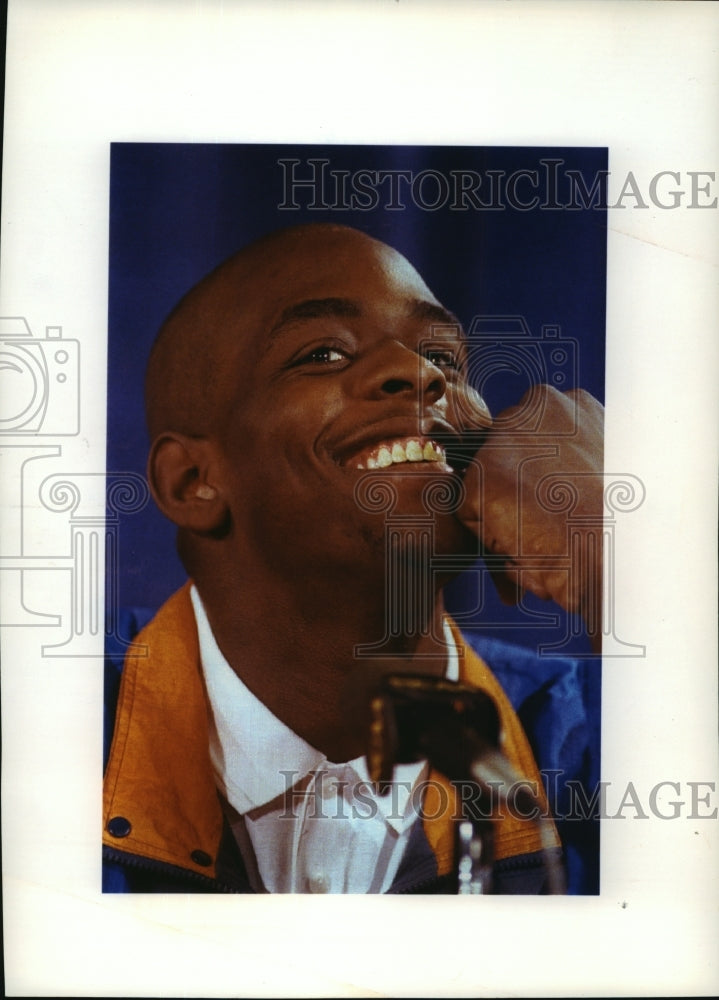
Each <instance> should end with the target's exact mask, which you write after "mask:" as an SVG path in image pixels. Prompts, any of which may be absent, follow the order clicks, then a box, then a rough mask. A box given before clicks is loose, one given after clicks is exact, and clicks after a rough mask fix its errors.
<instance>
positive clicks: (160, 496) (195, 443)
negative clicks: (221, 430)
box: [147, 432, 229, 535]
mask: <svg viewBox="0 0 719 1000" xmlns="http://www.w3.org/2000/svg"><path fill="white" fill-rule="evenodd" d="M212 464H213V463H212V462H211V445H210V443H209V442H208V441H207V440H205V439H201V438H191V437H187V436H186V435H184V434H177V433H174V432H173V433H170V432H168V433H165V434H161V435H160V436H159V437H158V438H156V439H155V442H154V443H153V445H152V448H151V450H150V457H149V459H148V463H147V478H148V481H149V483H150V489H151V490H152V495H153V497H154V498H155V502H156V504H157V506H158V507H159V508H160V510H161V511H162V513H163V514H164V515H165V516H166V517H169V519H170V520H171V521H174V523H175V524H176V525H177V526H178V527H180V528H186V529H188V530H189V531H194V532H196V533H198V534H202V535H206V534H212V533H214V532H217V531H218V530H220V528H222V527H223V525H225V524H226V522H227V517H228V514H229V510H228V507H227V503H226V502H225V500H224V498H223V496H222V491H221V489H220V488H219V487H218V485H217V484H216V483H214V482H213V476H212V475H211V473H210V468H211V466H212Z"/></svg>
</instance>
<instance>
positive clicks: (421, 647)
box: [196, 576, 447, 762]
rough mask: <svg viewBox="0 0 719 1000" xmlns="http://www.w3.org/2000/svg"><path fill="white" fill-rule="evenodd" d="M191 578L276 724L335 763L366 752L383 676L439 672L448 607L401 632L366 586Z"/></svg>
mask: <svg viewBox="0 0 719 1000" xmlns="http://www.w3.org/2000/svg"><path fill="white" fill-rule="evenodd" d="M222 583H223V581H221V580H220V579H217V578H215V579H213V578H212V576H210V577H209V579H207V578H205V577H204V576H203V578H202V579H201V580H197V579H196V584H197V587H198V591H199V593H200V596H201V598H202V600H203V604H204V606H205V610H206V612H207V616H208V619H209V622H210V626H211V628H212V631H213V633H214V636H215V639H216V641H217V644H218V646H219V648H220V650H221V651H222V653H223V655H224V656H225V659H226V660H227V662H228V663H229V664H230V666H231V667H232V669H233V670H234V671H235V672H236V673H237V674H238V676H239V677H240V678H241V679H242V681H243V682H244V683H245V684H246V685H247V687H248V688H249V689H250V690H251V691H252V692H253V694H255V695H256V696H257V697H258V698H259V699H260V700H261V701H262V702H263V703H264V704H265V705H266V706H267V707H268V708H269V709H270V710H271V711H272V712H273V713H274V714H275V715H276V716H277V717H278V718H279V719H281V720H282V721H283V722H284V723H285V724H286V725H287V726H289V727H290V728H291V729H292V730H294V731H295V732H296V733H298V735H300V736H302V737H303V739H305V740H307V742H308V743H310V744H311V745H312V746H314V747H316V748H317V749H318V750H321V751H322V752H323V753H324V754H326V756H327V758H328V759H329V760H332V761H336V762H339V761H343V760H350V759H353V758H355V757H358V756H360V755H361V754H363V753H364V752H365V750H366V743H367V726H368V720H367V709H368V705H369V700H370V697H371V695H372V693H373V692H374V690H375V689H376V686H377V684H378V682H379V680H380V679H381V678H382V677H384V676H386V675H388V674H398V673H424V674H433V675H435V676H439V675H442V674H443V673H444V672H445V669H446V664H447V648H446V643H445V640H444V633H443V625H442V622H443V615H444V606H443V603H442V598H441V594H438V595H437V596H436V597H435V599H434V601H433V603H432V604H431V607H429V608H428V609H427V613H426V615H425V620H424V621H417V622H412V623H411V624H412V628H411V629H410V628H402V627H397V626H398V625H401V615H400V616H399V618H397V617H396V616H393V617H392V619H391V620H390V619H389V618H388V614H387V610H386V603H385V600H384V595H383V594H382V593H380V594H379V598H378V595H377V592H376V588H375V589H372V588H369V589H368V590H367V591H365V592H363V591H362V589H361V588H359V587H358V586H357V581H355V586H354V587H352V588H348V587H347V586H337V581H336V580H335V581H334V584H335V585H334V586H332V587H328V586H324V587H323V586H322V583H321V582H320V581H314V584H315V585H313V583H310V582H309V581H306V580H303V581H301V585H300V586H297V587H283V588H281V589H280V588H277V587H267V588H263V587H261V586H259V585H258V583H259V581H258V579H257V577H255V579H254V580H253V582H252V583H249V582H248V583H247V586H246V587H244V588H243V586H242V585H241V584H240V585H239V586H238V587H232V588H229V587H227V586H226V585H224V586H223V585H222Z"/></svg>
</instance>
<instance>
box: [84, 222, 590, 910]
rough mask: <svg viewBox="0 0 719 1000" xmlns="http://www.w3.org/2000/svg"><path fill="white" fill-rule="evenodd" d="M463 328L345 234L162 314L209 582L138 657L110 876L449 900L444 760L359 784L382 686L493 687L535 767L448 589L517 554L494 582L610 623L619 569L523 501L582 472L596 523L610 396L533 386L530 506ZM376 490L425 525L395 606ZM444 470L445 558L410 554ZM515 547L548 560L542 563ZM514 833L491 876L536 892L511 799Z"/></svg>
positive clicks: (155, 393) (155, 482) (160, 484)
mask: <svg viewBox="0 0 719 1000" xmlns="http://www.w3.org/2000/svg"><path fill="white" fill-rule="evenodd" d="M457 329H458V323H457V320H456V319H455V317H454V316H453V315H452V314H451V313H449V312H448V311H447V310H446V309H445V308H444V307H443V306H442V305H441V303H439V302H438V301H437V300H436V298H435V297H434V295H433V294H432V292H431V291H430V290H429V289H428V288H427V286H426V285H425V283H424V282H423V280H422V279H421V277H420V276H419V275H418V274H417V272H416V271H415V270H414V269H413V268H412V267H411V265H410V264H409V263H408V262H407V261H406V260H405V259H404V258H403V257H402V256H401V255H400V254H398V253H397V252H396V251H394V250H392V249H391V248H390V247H388V246H385V245H384V244H381V243H379V242H377V241H375V240H373V239H370V238H369V237H367V236H366V235H364V234H362V233H360V232H358V231H356V230H352V229H348V228H346V227H340V226H334V225H312V226H302V227H295V228H291V229H287V230H282V231H280V232H278V233H275V234H272V235H271V236H269V237H266V238H265V239H263V240H261V241H259V242H258V243H255V244H253V245H252V246H250V247H248V248H246V249H245V250H243V251H241V252H240V253H238V254H237V255H235V256H234V257H232V258H230V259H229V260H228V261H226V262H225V263H224V264H223V265H222V266H220V267H219V268H218V269H217V270H216V271H214V272H213V273H212V274H210V275H209V276H208V277H206V278H205V279H204V280H203V281H201V282H200V283H199V285H197V286H196V287H195V288H194V289H192V290H191V291H190V292H189V293H188V295H187V296H186V297H185V298H184V299H183V300H182V301H181V302H180V303H179V305H178V306H177V307H176V309H175V310H174V311H173V313H172V314H171V315H170V317H169V318H168V319H167V321H166V322H165V324H164V326H163V328H162V329H161V331H160V334H159V336H158V338H157V341H156V343H155V346H154V348H153V351H152V355H151V357H150V361H149V365H148V372H147V384H146V399H147V416H148V426H149V430H150V435H151V439H152V448H151V453H150V458H149V464H148V476H149V481H150V484H151V488H152V492H153V495H154V497H155V500H156V502H157V504H158V506H159V507H160V509H161V510H162V511H163V512H164V513H165V514H166V515H167V516H168V517H169V518H170V519H171V520H172V521H173V522H174V523H175V524H176V525H177V527H178V548H179V552H180V555H181V557H182V560H183V562H184V565H185V567H186V568H187V571H188V575H189V577H190V578H191V582H188V585H187V586H186V587H184V588H183V589H182V590H181V591H180V592H179V593H178V594H176V595H175V596H174V597H172V598H171V599H170V601H169V602H168V603H167V604H166V605H165V606H164V607H163V608H162V609H161V611H160V612H159V613H158V615H157V616H156V618H155V619H154V621H153V622H152V623H151V624H150V625H149V626H148V627H147V628H146V629H145V630H143V632H141V633H140V635H139V636H138V638H137V643H138V645H139V646H141V647H146V650H147V655H146V656H144V657H129V658H128V660H127V665H126V667H125V670H124V676H123V683H122V688H121V691H120V698H119V704H118V708H117V716H116V723H115V732H114V738H113V744H112V751H111V756H110V761H109V764H108V767H107V771H106V782H105V811H104V824H105V832H104V844H105V860H106V888H107V889H109V890H110V891H141V892H142V891H183V892H185V891H200V892H213V891H214V892H233V891H235V892H243V891H256V892H262V891H270V892H306V891H314V892H388V891H389V892H400V891H402V892H412V891H418V892H419V891H421V892H441V891H453V889H454V888H455V886H456V882H455V875H454V833H455V831H454V821H453V819H452V816H453V814H454V812H455V810H454V809H453V808H449V806H448V803H449V802H450V801H451V795H452V790H451V788H450V787H449V786H448V785H447V783H446V781H445V779H444V777H443V776H441V775H439V774H436V773H434V772H431V771H430V769H429V767H428V765H427V764H426V762H424V761H417V762H412V763H408V764H404V765H401V766H400V767H398V768H397V770H396V773H395V778H396V779H397V783H396V788H395V791H396V793H397V794H393V795H392V796H386V795H385V796H380V795H378V794H376V793H375V791H374V789H373V788H372V786H371V785H370V784H369V783H368V780H367V779H368V774H367V770H366V763H365V759H364V755H365V752H366V749H367V725H368V723H367V713H366V710H365V708H366V706H367V705H368V703H369V700H370V698H371V695H372V693H373V691H374V690H375V689H376V685H377V683H378V679H379V678H381V677H384V676H386V675H396V674H407V673H421V674H425V675H431V676H434V677H438V678H447V679H448V680H450V681H455V680H460V679H461V680H462V681H464V682H466V683H468V684H472V685H475V686H477V687H478V688H479V689H480V690H483V691H484V692H486V693H487V694H488V695H490V696H491V698H492V699H493V700H494V703H495V704H496V706H497V711H498V714H499V717H500V720H501V724H502V729H503V734H504V742H503V749H504V752H505V754H506V756H507V757H508V759H509V761H510V762H511V764H512V766H513V767H514V768H515V770H516V771H518V772H519V773H520V774H522V775H524V776H526V777H527V778H529V779H530V780H535V781H536V780H538V775H537V771H536V764H535V762H534V759H533V757H532V753H531V750H530V748H529V744H528V742H527V739H526V737H525V735H524V733H523V731H522V728H521V726H520V724H519V722H518V720H517V718H516V716H515V714H514V712H513V711H512V709H511V706H510V704H509V702H508V700H507V698H506V697H505V695H504V693H503V692H502V690H501V688H500V686H499V684H498V683H497V681H496V680H495V678H494V677H493V675H492V673H491V672H490V670H489V669H488V668H487V666H486V665H485V664H484V663H483V662H481V661H480V660H479V659H478V658H477V657H476V656H475V654H474V653H473V652H472V651H471V649H470V648H469V647H467V646H465V645H464V643H463V640H462V638H461V635H460V634H459V632H458V631H457V630H456V628H454V627H453V625H452V624H451V623H450V622H449V621H448V619H447V616H446V615H445V611H444V606H443V602H442V586H443V584H444V583H445V582H446V581H447V579H448V578H449V576H450V575H451V567H452V557H459V559H460V562H459V563H458V565H460V564H461V560H462V559H463V558H465V559H466V557H467V556H471V555H472V554H477V553H478V552H479V551H480V550H483V551H486V552H489V553H492V554H493V555H494V556H495V557H496V556H498V555H502V554H506V562H505V563H504V564H503V568H501V569H500V571H499V572H498V574H497V575H498V578H499V580H500V585H501V586H503V587H509V588H517V587H525V588H526V587H529V588H530V589H533V590H534V591H535V592H536V593H538V594H540V595H541V596H547V597H548V596H551V597H554V598H555V599H556V600H558V601H559V602H560V603H562V604H563V605H564V606H565V607H567V608H568V609H570V610H575V611H580V612H581V613H582V614H583V615H584V616H585V618H586V619H587V621H588V623H589V624H590V631H592V632H593V634H594V635H595V636H596V635H598V634H599V632H600V625H599V624H598V597H597V594H598V593H599V591H600V590H601V587H600V581H601V560H600V559H596V558H595V559H593V560H587V559H586V558H585V557H586V552H582V553H580V556H581V558H580V557H579V556H578V559H577V562H578V565H577V571H576V572H575V573H571V574H567V573H566V572H564V573H562V572H557V569H556V566H557V562H556V555H557V554H558V553H559V552H561V551H564V548H563V547H564V546H565V544H566V542H565V538H566V522H565V520H564V517H563V516H558V515H557V514H556V512H555V513H552V512H551V511H548V510H547V509H545V508H544V507H542V506H541V505H540V504H537V502H536V499H534V498H533V496H532V495H530V493H531V490H532V489H533V487H534V486H535V485H536V483H537V482H539V480H540V479H541V477H542V475H544V474H546V472H547V468H553V469H554V470H555V471H556V470H557V469H560V470H561V471H566V472H569V473H572V474H575V475H576V474H578V475H581V476H582V477H583V482H584V483H585V484H586V489H585V491H584V493H583V498H582V503H584V504H585V505H586V509H587V512H589V513H594V514H596V512H597V509H598V510H599V515H600V516H601V477H600V472H601V409H600V408H599V406H598V404H596V403H595V402H594V401H593V400H591V398H589V397H586V396H585V394H579V395H577V396H575V397H565V396H561V395H560V394H558V393H556V392H554V391H553V390H549V389H542V390H538V392H539V393H540V396H539V398H540V400H541V403H542V418H541V419H542V430H543V433H544V434H545V435H546V434H547V433H550V432H551V431H552V429H555V430H556V433H557V435H558V437H557V441H558V442H560V445H561V450H559V451H558V453H557V454H558V455H559V458H556V456H555V458H554V459H553V463H554V464H553V465H552V466H542V465H541V463H540V465H539V467H538V468H537V469H536V470H535V472H534V473H533V475H534V479H533V480H532V481H531V482H529V484H527V483H523V487H522V489H523V490H525V491H526V490H527V489H529V490H530V493H526V495H525V492H522V491H518V490H517V485H516V468H517V458H516V454H515V452H514V451H513V450H512V449H511V448H510V449H508V448H507V447H506V443H507V440H508V439H507V436H506V435H507V430H506V428H507V420H506V419H505V421H504V425H503V428H504V429H503V433H504V435H505V437H504V444H505V446H503V447H500V448H495V449H492V448H491V447H488V446H487V440H486V439H488V438H490V437H491V436H492V435H493V434H494V433H495V431H494V429H493V424H492V420H491V417H490V414H489V412H488V410H487V407H486V406H485V404H484V402H483V401H482V399H481V398H480V397H479V396H478V394H477V393H476V392H475V391H474V390H473V389H471V388H470V387H469V386H468V384H467V383H466V381H465V379H464V376H463V365H464V358H463V349H462V345H461V341H460V340H459V338H458V336H457V333H456V331H457ZM577 408H578V412H579V413H580V416H581V420H580V421H579V424H580V431H581V432H580V433H579V434H577V435H572V436H570V437H569V439H567V436H566V435H565V436H564V437H563V436H562V435H563V426H564V425H566V423H567V421H571V420H574V419H576V413H577ZM520 409H521V408H520ZM517 412H520V411H519V410H518V411H517ZM519 424H520V425H521V420H520V421H519ZM509 427H510V431H511V414H510V420H509ZM521 429H522V428H521V426H520V431H521ZM524 433H525V434H526V430H525V432H524ZM467 442H472V447H471V451H470V452H469V453H468V444H467ZM480 444H482V445H483V447H482V448H479V445H480ZM560 445H558V446H557V447H558V448H560ZM477 448H479V451H477ZM475 451H477V454H476V456H474V452H475ZM557 463H558V464H557ZM368 483H369V486H368ZM373 484H374V485H378V484H384V485H385V487H386V488H387V489H389V490H390V494H391V497H392V504H393V514H399V515H401V518H400V520H401V522H402V524H404V525H405V526H406V527H405V528H404V529H403V528H401V527H400V528H399V529H398V531H396V532H395V534H394V536H393V537H394V541H393V546H394V547H393V554H392V566H393V567H394V569H393V573H394V574H395V576H396V575H397V574H399V576H400V577H401V578H402V584H403V586H404V593H405V595H409V597H408V599H406V600H405V601H404V603H403V604H402V608H400V609H399V610H398V609H397V608H396V607H394V603H393V602H394V598H393V586H394V583H396V579H395V580H394V581H393V580H392V579H391V578H390V577H391V574H389V573H388V554H387V551H386V550H387V538H386V531H385V528H386V518H385V517H384V516H382V515H381V514H378V512H377V509H375V508H373V506H372V504H371V503H369V502H366V500H365V501H363V500H362V497H365V498H366V496H367V494H366V492H363V488H364V489H365V490H366V489H367V488H369V489H371V488H372V486H373ZM428 487H429V488H432V489H434V488H438V487H439V488H441V489H442V490H444V491H445V495H446V496H450V497H454V502H453V503H452V502H449V503H445V504H443V505H439V509H436V510H433V512H432V532H431V537H432V552H431V553H430V558H428V557H427V553H426V552H424V554H423V553H422V552H421V551H420V549H418V547H417V545H416V538H417V533H416V526H417V524H418V523H419V522H420V521H422V522H423V523H426V521H427V496H428V494H427V489H428ZM518 533H521V537H522V545H521V546H519V547H518ZM518 551H531V552H532V553H533V554H534V556H535V557H539V558H534V560H533V562H532V565H531V568H530V569H529V570H526V572H525V571H523V569H522V566H521V565H520V564H519V563H518V562H517V560H516V558H514V557H513V555H512V554H513V553H516V552H518ZM552 556H554V557H555V558H554V560H553V559H552ZM434 557H438V558H439V559H440V561H441V562H442V566H444V567H445V569H446V571H445V572H444V573H443V572H437V571H436V568H435V566H434V565H433V563H432V559H433V558H434ZM542 557H546V563H543V562H542ZM442 560H443V561H442ZM428 588H431V590H430V593H431V599H430V600H425V599H424V598H423V595H424V594H426V593H427V592H428ZM408 601H409V610H408ZM402 609H404V610H402ZM388 615H393V616H394V617H393V622H394V625H393V627H392V628H388ZM397 615H399V618H398V619H397ZM376 640H382V641H381V642H379V643H376V646H377V648H376V649H375V651H374V655H372V656H371V657H365V656H362V655H358V649H360V648H361V647H363V645H366V644H367V643H372V642H375V641H376ZM443 789H446V791H447V796H446V797H443V796H444V792H443ZM422 793H423V794H422ZM433 797H434V798H433ZM540 799H541V792H540ZM435 800H436V801H435ZM542 801H543V800H542ZM318 803H319V804H320V806H322V803H324V808H322V807H320V808H318ZM438 803H439V804H438ZM360 806H361V807H362V808H360ZM430 806H431V807H432V808H430ZM495 827H496V832H495V838H494V841H495V858H496V861H495V865H494V885H495V890H496V891H516V892H539V891H543V889H544V888H545V872H544V866H543V853H542V849H541V848H542V844H541V843H540V841H539V835H538V832H537V829H536V828H535V826H534V825H533V824H531V823H527V822H526V821H522V820H521V819H520V818H519V817H517V816H512V815H507V816H505V817H504V818H502V819H499V820H497V821H496V823H495ZM550 839H552V838H551V837H550ZM554 843H555V844H556V843H558V842H557V840H556V838H554ZM544 846H545V847H546V841H545V844H544Z"/></svg>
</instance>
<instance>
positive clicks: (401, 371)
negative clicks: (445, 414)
mask: <svg viewBox="0 0 719 1000" xmlns="http://www.w3.org/2000/svg"><path fill="white" fill-rule="evenodd" d="M367 362H368V365H367V368H366V370H365V372H364V380H363V381H364V386H363V391H364V393H365V394H369V395H370V396H371V397H372V398H374V399H382V398H385V397H387V396H401V395H406V396H413V397H420V398H422V399H423V400H424V401H425V402H429V403H434V402H435V401H436V400H438V399H441V398H442V396H444V394H445V393H446V391H447V380H446V378H445V377H444V373H443V372H442V369H441V368H438V367H437V365H435V364H433V363H432V362H431V361H429V360H428V359H427V358H424V357H422V355H421V354H418V353H417V352H416V351H414V350H412V349H411V348H409V347H406V346H405V345H404V344H402V343H400V342H399V341H397V340H391V341H385V342H384V343H383V344H381V345H378V346H377V347H376V348H375V350H374V351H373V352H372V354H371V356H370V357H368V358H367Z"/></svg>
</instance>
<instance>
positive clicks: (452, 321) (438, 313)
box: [410, 299, 463, 334]
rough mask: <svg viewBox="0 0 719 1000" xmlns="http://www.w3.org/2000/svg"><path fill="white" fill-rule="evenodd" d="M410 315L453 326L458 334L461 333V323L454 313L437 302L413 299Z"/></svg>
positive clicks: (413, 317) (414, 317)
mask: <svg viewBox="0 0 719 1000" xmlns="http://www.w3.org/2000/svg"><path fill="white" fill-rule="evenodd" d="M410 316H411V318H412V319H419V320H430V322H432V321H433V322H435V323H441V324H442V325H443V326H455V327H457V330H458V332H459V333H460V334H462V333H463V330H462V324H461V323H460V321H459V320H458V319H457V317H456V316H455V315H454V313H453V312H450V311H449V309H445V307H444V306H441V305H439V304H438V303H437V302H428V301H427V300H426V299H415V300H414V301H413V302H412V307H411V309H410Z"/></svg>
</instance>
